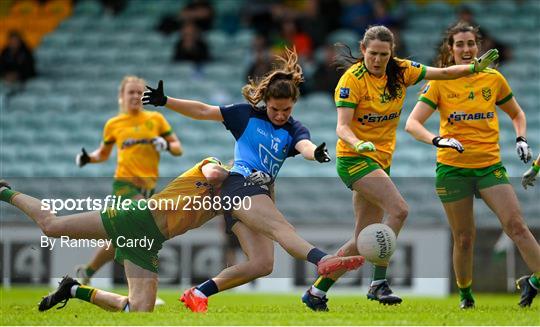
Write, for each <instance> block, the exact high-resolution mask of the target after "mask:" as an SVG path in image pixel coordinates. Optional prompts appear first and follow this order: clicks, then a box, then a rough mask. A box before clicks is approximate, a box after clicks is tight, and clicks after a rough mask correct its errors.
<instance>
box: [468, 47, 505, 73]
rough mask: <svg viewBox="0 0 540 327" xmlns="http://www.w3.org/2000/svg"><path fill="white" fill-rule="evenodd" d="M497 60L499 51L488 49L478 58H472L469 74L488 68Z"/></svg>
mask: <svg viewBox="0 0 540 327" xmlns="http://www.w3.org/2000/svg"><path fill="white" fill-rule="evenodd" d="M497 58H499V51H498V50H497V49H489V50H488V51H487V52H486V53H484V54H483V55H482V56H481V57H480V58H474V61H473V63H472V64H471V73H478V72H481V71H483V70H484V69H486V68H488V66H489V65H491V63H492V62H494V61H495V60H497Z"/></svg>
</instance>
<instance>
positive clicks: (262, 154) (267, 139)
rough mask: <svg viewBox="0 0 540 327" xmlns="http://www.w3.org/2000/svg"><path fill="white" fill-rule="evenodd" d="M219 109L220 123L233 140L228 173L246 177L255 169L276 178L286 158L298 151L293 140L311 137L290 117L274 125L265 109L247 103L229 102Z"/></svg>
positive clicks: (296, 141) (295, 141)
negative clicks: (281, 123) (279, 124)
mask: <svg viewBox="0 0 540 327" xmlns="http://www.w3.org/2000/svg"><path fill="white" fill-rule="evenodd" d="M220 110H221V115H222V116H223V124H225V127H227V129H228V130H230V131H231V133H232V134H233V136H234V138H235V139H236V144H235V146H234V166H233V168H232V169H231V172H235V173H239V174H242V175H244V176H248V175H249V174H251V173H252V171H253V170H257V171H263V172H265V173H268V174H270V175H272V177H274V178H275V177H276V176H277V174H278V172H279V169H280V168H281V166H282V165H283V162H284V161H285V159H286V158H288V157H293V156H295V155H297V154H298V151H297V150H296V149H295V146H296V143H298V142H299V141H301V140H305V139H307V140H309V139H310V135H309V131H308V130H307V128H305V127H304V126H303V125H302V124H301V123H300V122H299V121H295V120H294V119H293V118H292V117H290V118H289V120H288V121H287V123H285V124H284V125H283V126H277V125H274V124H272V122H271V121H270V120H269V119H268V116H267V115H266V110H265V109H257V108H255V107H253V106H252V105H250V104H231V105H228V106H221V107H220Z"/></svg>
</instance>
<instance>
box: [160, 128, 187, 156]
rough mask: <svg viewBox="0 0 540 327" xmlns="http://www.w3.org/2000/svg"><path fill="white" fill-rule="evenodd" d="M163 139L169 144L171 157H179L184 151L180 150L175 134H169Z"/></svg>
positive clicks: (180, 145) (180, 144)
mask: <svg viewBox="0 0 540 327" xmlns="http://www.w3.org/2000/svg"><path fill="white" fill-rule="evenodd" d="M164 139H165V140H166V141H167V143H169V152H170V153H171V154H172V155H173V156H181V155H182V153H183V152H184V150H183V149H182V143H181V142H180V140H179V139H178V136H176V134H175V133H171V134H169V135H167V136H165V137H164Z"/></svg>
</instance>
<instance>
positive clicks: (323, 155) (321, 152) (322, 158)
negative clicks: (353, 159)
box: [313, 142, 332, 163]
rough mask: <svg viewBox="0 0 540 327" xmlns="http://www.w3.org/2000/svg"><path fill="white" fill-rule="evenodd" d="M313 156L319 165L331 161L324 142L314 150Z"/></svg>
mask: <svg viewBox="0 0 540 327" xmlns="http://www.w3.org/2000/svg"><path fill="white" fill-rule="evenodd" d="M313 156H314V157H315V160H317V161H318V162H321V163H324V162H330V161H331V160H332V158H330V155H329V154H328V149H327V148H326V142H322V143H321V145H319V146H318V147H316V148H315V151H314V152H313Z"/></svg>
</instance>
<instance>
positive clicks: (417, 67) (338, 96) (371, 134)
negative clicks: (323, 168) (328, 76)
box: [334, 58, 426, 169]
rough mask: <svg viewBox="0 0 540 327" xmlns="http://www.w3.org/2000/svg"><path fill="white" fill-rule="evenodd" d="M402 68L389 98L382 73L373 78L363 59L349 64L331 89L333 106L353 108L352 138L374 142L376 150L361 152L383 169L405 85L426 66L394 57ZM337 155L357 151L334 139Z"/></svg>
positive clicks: (388, 160)
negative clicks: (397, 85) (400, 82)
mask: <svg viewBox="0 0 540 327" xmlns="http://www.w3.org/2000/svg"><path fill="white" fill-rule="evenodd" d="M396 60H397V62H398V64H399V65H400V66H401V67H404V68H405V70H404V75H403V77H404V79H403V80H404V82H405V85H402V86H401V87H400V88H399V89H398V92H397V96H396V97H395V98H394V99H391V98H390V96H389V94H388V90H386V82H387V77H386V75H384V76H382V77H380V78H379V77H376V76H375V75H372V74H370V73H369V72H368V71H367V69H366V67H365V66H364V64H363V62H358V63H356V64H354V65H352V66H351V67H350V68H349V69H348V70H347V71H346V72H345V73H344V74H343V75H342V76H341V79H340V80H339V83H338V85H337V87H336V89H335V93H334V100H335V103H336V107H338V108H339V107H345V108H350V109H351V110H354V116H353V120H352V122H351V124H350V127H351V130H352V131H353V133H354V134H355V135H356V137H357V138H358V139H360V140H363V141H369V142H372V143H373V144H375V147H376V148H377V151H375V152H366V153H363V154H362V155H363V156H367V157H370V158H371V159H373V160H375V161H376V162H377V163H379V164H380V165H381V167H382V168H384V169H385V168H387V167H389V166H390V164H391V163H392V154H393V153H394V149H395V145H396V130H397V127H398V124H399V118H400V116H401V110H402V107H403V102H404V100H405V95H406V91H407V87H408V86H411V85H414V84H417V83H418V82H419V81H421V80H422V79H423V78H424V76H425V75H426V67H425V66H424V65H421V64H419V63H416V62H414V61H410V60H401V59H397V58H396ZM336 155H337V156H338V157H354V156H358V153H356V152H355V151H354V149H352V148H351V147H350V146H349V145H348V144H347V143H346V142H344V141H343V140H341V139H338V142H337V146H336Z"/></svg>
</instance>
